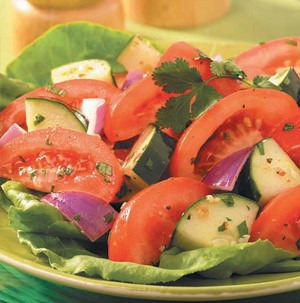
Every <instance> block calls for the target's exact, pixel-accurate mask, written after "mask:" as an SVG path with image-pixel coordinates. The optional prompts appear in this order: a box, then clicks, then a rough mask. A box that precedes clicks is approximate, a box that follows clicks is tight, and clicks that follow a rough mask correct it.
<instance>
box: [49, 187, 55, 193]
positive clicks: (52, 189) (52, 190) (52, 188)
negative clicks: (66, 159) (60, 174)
mask: <svg viewBox="0 0 300 303" xmlns="http://www.w3.org/2000/svg"><path fill="white" fill-rule="evenodd" d="M54 189H55V185H51V190H50V192H51V193H53V192H54Z"/></svg>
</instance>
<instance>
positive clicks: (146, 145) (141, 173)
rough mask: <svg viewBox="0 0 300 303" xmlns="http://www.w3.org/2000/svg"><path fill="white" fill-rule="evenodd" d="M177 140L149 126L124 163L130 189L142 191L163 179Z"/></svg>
mask: <svg viewBox="0 0 300 303" xmlns="http://www.w3.org/2000/svg"><path fill="white" fill-rule="evenodd" d="M175 144H176V140H175V139H173V138H171V137H169V136H168V135H167V134H166V133H163V132H161V131H160V130H159V129H158V128H157V127H156V126H154V125H152V124H151V125H149V126H148V127H146V129H145V130H144V131H143V133H142V134H141V135H140V137H139V138H138V139H137V141H136V142H135V144H134V145H133V147H132V150H131V151H130V153H129V155H128V156H127V158H126V159H125V161H124V163H123V166H122V168H123V172H124V175H125V179H126V183H127V185H128V187H129V188H130V189H133V190H134V189H142V188H144V187H146V186H148V185H150V184H153V183H156V182H157V181H159V180H160V178H161V177H162V175H163V173H164V171H165V169H166V167H167V166H168V164H169V162H170V159H171V156H172V153H173V151H174V148H175Z"/></svg>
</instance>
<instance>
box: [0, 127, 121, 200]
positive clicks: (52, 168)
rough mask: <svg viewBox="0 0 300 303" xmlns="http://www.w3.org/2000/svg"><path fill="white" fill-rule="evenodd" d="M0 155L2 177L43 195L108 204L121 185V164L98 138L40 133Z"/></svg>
mask: <svg viewBox="0 0 300 303" xmlns="http://www.w3.org/2000/svg"><path fill="white" fill-rule="evenodd" d="M0 154H1V158H0V176H1V177H4V178H8V179H13V180H16V181H19V182H21V183H23V184H24V185H25V186H27V187H29V188H33V189H36V190H39V191H42V192H50V191H55V192H59V191H79V192H86V193H90V194H92V195H95V196H97V197H99V198H101V199H103V200H105V201H107V202H110V201H113V200H115V198H116V197H115V195H116V193H117V192H118V191H119V189H120V187H121V184H122V182H123V174H122V170H121V167H120V164H119V162H118V160H117V159H116V157H115V156H114V154H113V152H112V151H111V150H110V149H109V148H108V147H107V145H106V144H105V143H104V142H103V141H102V139H101V138H100V136H91V135H87V134H84V133H79V132H76V131H73V130H68V129H62V128H47V129H41V130H37V131H32V132H28V133H26V134H24V135H21V136H19V137H17V138H16V139H13V140H11V141H9V142H8V143H7V144H5V145H4V146H2V147H1V148H0Z"/></svg>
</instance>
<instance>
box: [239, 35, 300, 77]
mask: <svg viewBox="0 0 300 303" xmlns="http://www.w3.org/2000/svg"><path fill="white" fill-rule="evenodd" d="M234 61H235V62H236V63H237V64H238V65H239V66H240V67H241V68H242V69H243V70H244V72H245V73H246V74H247V76H248V77H249V78H250V79H252V78H253V77H254V76H256V75H270V76H271V75H274V74H276V73H277V72H278V71H279V70H281V69H282V68H284V67H288V66H293V67H294V68H295V69H296V70H297V71H298V73H299V72H300V38H299V37H286V38H280V39H276V40H272V41H268V42H265V43H262V44H260V45H258V46H256V47H254V48H252V49H249V50H247V51H245V52H243V53H241V54H239V55H238V56H236V57H235V58H234Z"/></svg>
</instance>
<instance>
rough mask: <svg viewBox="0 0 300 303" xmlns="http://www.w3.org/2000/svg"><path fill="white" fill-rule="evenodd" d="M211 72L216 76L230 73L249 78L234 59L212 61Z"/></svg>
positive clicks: (236, 76)
mask: <svg viewBox="0 0 300 303" xmlns="http://www.w3.org/2000/svg"><path fill="white" fill-rule="evenodd" d="M210 70H211V72H212V73H213V74H214V75H216V76H225V75H228V74H230V75H231V76H233V77H235V78H238V77H239V78H240V79H241V80H242V79H245V78H247V76H246V74H245V72H244V71H243V70H242V69H241V68H240V67H239V66H238V65H237V64H236V63H235V62H234V61H233V60H232V59H227V60H223V61H212V62H211V64H210Z"/></svg>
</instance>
